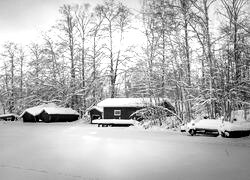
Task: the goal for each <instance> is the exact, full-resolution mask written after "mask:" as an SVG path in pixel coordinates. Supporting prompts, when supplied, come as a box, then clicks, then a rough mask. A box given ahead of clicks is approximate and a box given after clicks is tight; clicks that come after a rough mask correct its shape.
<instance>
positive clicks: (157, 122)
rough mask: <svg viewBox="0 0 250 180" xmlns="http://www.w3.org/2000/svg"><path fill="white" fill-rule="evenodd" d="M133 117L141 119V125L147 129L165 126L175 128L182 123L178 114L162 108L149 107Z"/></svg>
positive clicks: (137, 112)
mask: <svg viewBox="0 0 250 180" xmlns="http://www.w3.org/2000/svg"><path fill="white" fill-rule="evenodd" d="M131 116H137V117H139V120H140V119H142V120H141V122H140V124H141V125H142V126H143V127H144V128H145V129H148V128H151V127H153V126H164V127H166V128H173V127H176V126H178V125H179V124H180V123H181V120H180V118H178V117H176V114H175V113H174V112H173V111H171V110H169V109H167V108H165V107H162V106H147V107H145V108H143V109H140V110H137V111H136V112H135V113H133V114H132V115H131Z"/></svg>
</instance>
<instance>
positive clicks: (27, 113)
mask: <svg viewBox="0 0 250 180" xmlns="http://www.w3.org/2000/svg"><path fill="white" fill-rule="evenodd" d="M45 107H56V104H54V103H48V104H41V105H38V106H34V107H31V108H28V109H26V110H24V111H23V113H22V114H21V115H20V118H23V122H39V120H40V119H39V115H40V114H41V112H42V111H43V108H45Z"/></svg>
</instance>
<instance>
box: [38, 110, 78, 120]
mask: <svg viewBox="0 0 250 180" xmlns="http://www.w3.org/2000/svg"><path fill="white" fill-rule="evenodd" d="M39 118H40V119H41V120H42V121H44V122H71V121H75V120H77V119H78V118H79V113H78V112H77V111H75V110H73V109H71V108H62V107H45V108H43V111H42V112H41V113H40V115H39Z"/></svg>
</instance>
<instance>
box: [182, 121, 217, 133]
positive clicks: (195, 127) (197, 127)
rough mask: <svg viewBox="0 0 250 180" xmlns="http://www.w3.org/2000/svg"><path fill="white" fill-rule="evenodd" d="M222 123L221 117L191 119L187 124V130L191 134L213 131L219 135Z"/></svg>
mask: <svg viewBox="0 0 250 180" xmlns="http://www.w3.org/2000/svg"><path fill="white" fill-rule="evenodd" d="M221 123H222V120H221V119H202V120H196V121H194V120H193V121H191V122H190V123H188V124H187V126H186V132H188V133H189V134H190V135H191V136H193V135H195V134H198V133H200V134H206V133H213V134H217V135H219V130H218V129H219V127H220V125H221Z"/></svg>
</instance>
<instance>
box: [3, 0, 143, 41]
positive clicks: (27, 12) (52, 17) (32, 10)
mask: <svg viewBox="0 0 250 180" xmlns="http://www.w3.org/2000/svg"><path fill="white" fill-rule="evenodd" d="M102 2H103V1H102V0H0V27H1V28H0V45H1V44H3V43H4V42H5V41H13V42H16V43H22V44H27V43H29V42H31V41H35V40H36V39H38V37H39V35H40V34H41V31H46V30H48V29H49V28H50V27H51V26H52V25H54V24H55V22H56V19H58V17H59V11H58V10H59V7H60V6H61V5H63V4H65V3H70V4H71V3H72V4H74V3H83V4H84V3H89V4H91V6H92V7H94V6H95V5H96V4H100V3H102ZM122 2H123V3H124V4H125V5H127V6H128V7H129V8H133V9H140V6H141V4H140V2H141V0H123V1H122Z"/></svg>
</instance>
